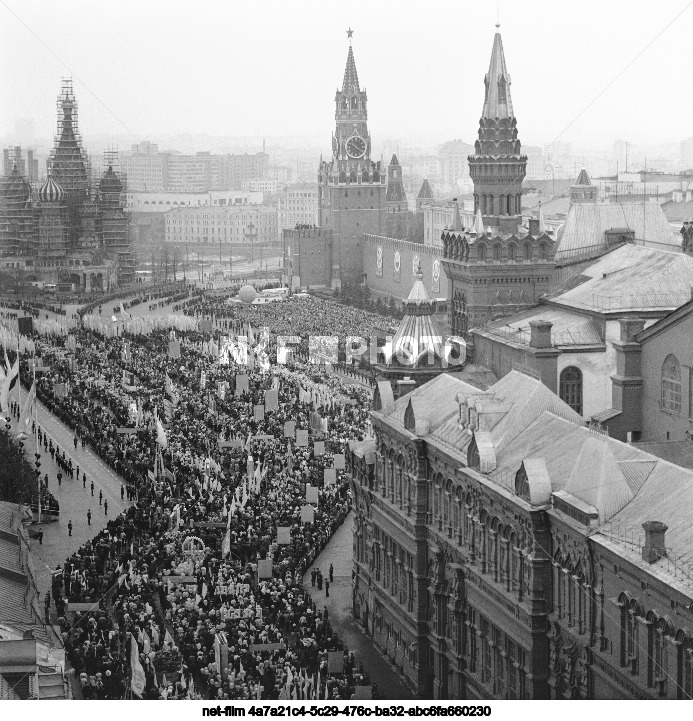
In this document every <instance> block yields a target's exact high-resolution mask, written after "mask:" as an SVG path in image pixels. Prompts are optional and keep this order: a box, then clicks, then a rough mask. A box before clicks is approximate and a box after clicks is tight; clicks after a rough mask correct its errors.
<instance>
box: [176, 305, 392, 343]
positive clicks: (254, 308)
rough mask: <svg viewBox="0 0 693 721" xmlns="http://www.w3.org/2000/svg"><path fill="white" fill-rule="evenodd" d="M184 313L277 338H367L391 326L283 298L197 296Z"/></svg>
mask: <svg viewBox="0 0 693 721" xmlns="http://www.w3.org/2000/svg"><path fill="white" fill-rule="evenodd" d="M187 312H188V313H201V314H202V315H204V316H210V317H211V316H212V315H213V316H214V317H215V318H218V319H219V318H223V319H231V320H233V321H236V322H238V323H240V324H247V323H250V324H251V325H252V326H253V327H263V326H267V327H268V328H270V330H271V331H272V332H273V333H275V334H277V335H287V336H291V335H298V336H301V337H307V336H310V335H313V336H317V335H339V336H340V337H346V336H359V337H364V338H370V337H371V336H372V335H377V334H382V333H383V332H384V331H387V330H388V329H389V328H390V326H391V325H392V319H391V318H387V317H385V316H383V315H379V314H377V313H371V312H370V311H366V310H361V309H360V308H354V307H352V306H348V305H341V304H339V303H334V302H333V301H329V300H324V299H323V298H317V297H316V296H310V297H309V298H295V297H293V296H291V297H289V298H287V299H286V300H284V301H282V302H281V303H267V304H259V305H253V304H243V305H240V304H234V305H233V306H229V305H228V304H227V303H225V301H224V300H223V299H217V298H214V299H212V298H205V297H204V296H199V297H198V298H197V299H196V302H195V303H194V304H190V305H189V306H188V310H187Z"/></svg>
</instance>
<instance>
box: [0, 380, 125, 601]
mask: <svg viewBox="0 0 693 721" xmlns="http://www.w3.org/2000/svg"><path fill="white" fill-rule="evenodd" d="M23 397H24V390H23V389H22V398H23ZM15 398H16V392H15ZM36 405H37V412H38V421H39V425H40V426H41V428H42V429H44V430H46V431H47V433H48V437H49V438H52V439H53V445H54V446H55V445H56V444H57V445H58V446H59V447H60V449H61V451H65V453H66V455H67V457H68V458H71V459H72V464H73V466H77V465H79V475H80V480H79V482H78V481H77V476H76V473H75V478H74V479H71V478H70V477H69V476H67V475H66V474H65V472H63V479H62V483H61V485H58V480H57V474H58V471H59V470H60V468H59V466H58V464H57V463H56V462H55V461H53V460H52V459H51V454H50V453H49V452H46V451H44V448H43V444H42V445H41V450H40V453H41V477H42V478H43V477H44V476H45V474H46V473H47V474H48V490H49V491H50V492H51V493H52V494H53V495H54V496H55V497H56V499H57V500H58V503H59V504H60V517H59V520H58V521H54V522H52V523H41V524H34V525H32V526H31V529H32V530H42V531H43V543H42V544H39V542H38V540H36V539H32V540H31V550H32V552H33V553H34V557H35V559H36V561H35V572H36V586H37V588H38V590H39V591H40V592H41V593H42V594H44V593H45V592H46V591H47V590H48V589H49V588H50V585H51V581H50V573H51V571H52V570H55V567H56V566H57V565H61V566H62V564H63V563H65V560H66V559H67V558H68V557H69V556H70V555H71V554H72V553H74V552H75V551H77V549H79V547H80V546H82V545H83V544H84V543H85V542H86V541H88V540H90V539H92V538H93V537H94V536H95V535H96V534H97V533H98V532H99V531H101V530H102V529H103V528H105V527H106V523H107V522H108V520H109V518H110V519H112V518H115V517H116V516H118V515H119V514H120V513H121V512H122V511H123V510H124V509H125V508H127V507H128V506H129V505H131V504H130V503H128V501H127V496H126V497H125V498H124V500H122V501H121V499H120V488H121V486H122V485H123V480H122V479H121V477H120V476H119V475H118V474H117V473H115V472H114V471H113V470H112V469H111V468H110V467H109V466H107V465H106V464H105V463H104V462H103V461H102V460H101V459H100V458H99V457H98V456H97V455H96V454H95V453H94V451H92V449H91V448H90V447H89V446H88V445H85V447H84V448H82V444H81V443H78V444H77V448H76V449H75V447H74V443H73V438H74V434H73V433H72V431H71V430H70V429H69V428H68V427H67V426H66V425H65V424H64V423H62V421H60V420H59V419H58V418H57V417H56V416H54V415H53V414H52V413H51V412H50V411H49V410H48V409H47V408H46V407H45V406H44V405H43V404H42V403H41V402H40V401H37V402H36ZM12 432H13V433H16V432H17V421H16V420H15V419H12ZM24 446H25V449H26V450H25V455H26V458H27V460H28V461H29V463H30V464H31V465H32V468H33V464H34V460H35V459H34V453H36V443H35V436H33V435H30V436H29V437H28V438H26V440H25V441H24ZM85 471H86V474H87V486H86V488H83V487H82V480H81V478H82V474H83V473H84V472H85ZM92 481H94V496H93V497H92V495H91V487H90V486H91V482H92ZM32 482H35V479H34V478H32ZM99 491H101V492H103V500H104V501H105V500H108V515H107V516H106V515H105V513H104V506H103V505H99ZM88 510H91V513H92V518H91V526H89V525H88V524H87V511H88ZM70 520H71V521H72V536H69V533H68V527H67V524H68V522H69V521H70Z"/></svg>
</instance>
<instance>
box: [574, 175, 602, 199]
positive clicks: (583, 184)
mask: <svg viewBox="0 0 693 721" xmlns="http://www.w3.org/2000/svg"><path fill="white" fill-rule="evenodd" d="M597 195H598V188H597V186H596V185H592V181H591V180H590V176H589V175H587V171H586V170H585V169H584V168H583V169H582V170H581V171H580V175H578V178H577V180H576V181H575V184H574V185H571V186H570V204H571V205H576V204H578V203H596V202H597Z"/></svg>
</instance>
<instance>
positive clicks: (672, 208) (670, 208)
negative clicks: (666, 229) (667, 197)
mask: <svg viewBox="0 0 693 721" xmlns="http://www.w3.org/2000/svg"><path fill="white" fill-rule="evenodd" d="M662 211H663V212H664V215H665V217H666V219H667V220H668V221H669V222H670V223H675V222H683V221H684V220H693V200H689V201H687V202H685V203H674V202H673V201H668V202H666V203H663V204H662Z"/></svg>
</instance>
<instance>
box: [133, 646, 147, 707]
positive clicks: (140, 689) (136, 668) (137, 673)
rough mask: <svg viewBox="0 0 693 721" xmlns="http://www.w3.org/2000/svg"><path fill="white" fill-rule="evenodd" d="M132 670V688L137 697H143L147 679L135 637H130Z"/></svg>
mask: <svg viewBox="0 0 693 721" xmlns="http://www.w3.org/2000/svg"><path fill="white" fill-rule="evenodd" d="M130 668H131V669H132V679H131V681H130V688H131V689H132V692H133V693H134V694H135V695H136V696H141V695H142V694H143V693H144V686H145V683H146V678H145V675H144V669H143V668H142V664H141V663H140V654H139V651H138V649H137V641H135V637H134V636H130Z"/></svg>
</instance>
